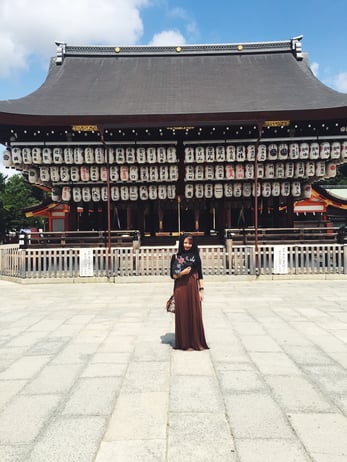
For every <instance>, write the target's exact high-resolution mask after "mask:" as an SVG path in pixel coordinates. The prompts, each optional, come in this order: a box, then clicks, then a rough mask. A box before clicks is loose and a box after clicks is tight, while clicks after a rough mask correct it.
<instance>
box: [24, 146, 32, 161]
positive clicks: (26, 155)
mask: <svg viewBox="0 0 347 462" xmlns="http://www.w3.org/2000/svg"><path fill="white" fill-rule="evenodd" d="M22 158H23V164H27V165H30V164H31V163H32V157H31V149H30V148H23V149H22Z"/></svg>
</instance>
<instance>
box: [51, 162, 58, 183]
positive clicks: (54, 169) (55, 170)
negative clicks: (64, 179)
mask: <svg viewBox="0 0 347 462" xmlns="http://www.w3.org/2000/svg"><path fill="white" fill-rule="evenodd" d="M49 171H50V176H51V180H52V181H53V182H54V183H55V182H58V181H60V168H59V167H56V166H52V167H50V169H49Z"/></svg>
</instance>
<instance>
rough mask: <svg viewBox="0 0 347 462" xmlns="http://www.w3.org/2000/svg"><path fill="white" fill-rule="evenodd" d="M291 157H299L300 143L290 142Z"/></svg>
mask: <svg viewBox="0 0 347 462" xmlns="http://www.w3.org/2000/svg"><path fill="white" fill-rule="evenodd" d="M289 159H291V160H296V159H299V144H298V143H290V145H289Z"/></svg>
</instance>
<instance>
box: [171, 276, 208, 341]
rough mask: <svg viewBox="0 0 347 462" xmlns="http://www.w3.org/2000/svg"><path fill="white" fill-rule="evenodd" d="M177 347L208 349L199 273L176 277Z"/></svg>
mask: <svg viewBox="0 0 347 462" xmlns="http://www.w3.org/2000/svg"><path fill="white" fill-rule="evenodd" d="M174 295H175V312H176V313H175V348H176V349H178V350H188V349H191V348H192V349H194V350H204V349H208V346H207V343H206V339H205V332H204V326H203V322H202V306H201V301H200V296H199V288H198V273H197V271H192V272H191V273H190V274H188V275H187V276H183V277H182V278H178V279H175V285H174Z"/></svg>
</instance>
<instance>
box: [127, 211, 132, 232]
mask: <svg viewBox="0 0 347 462" xmlns="http://www.w3.org/2000/svg"><path fill="white" fill-rule="evenodd" d="M127 229H133V220H132V210H131V207H127Z"/></svg>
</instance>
